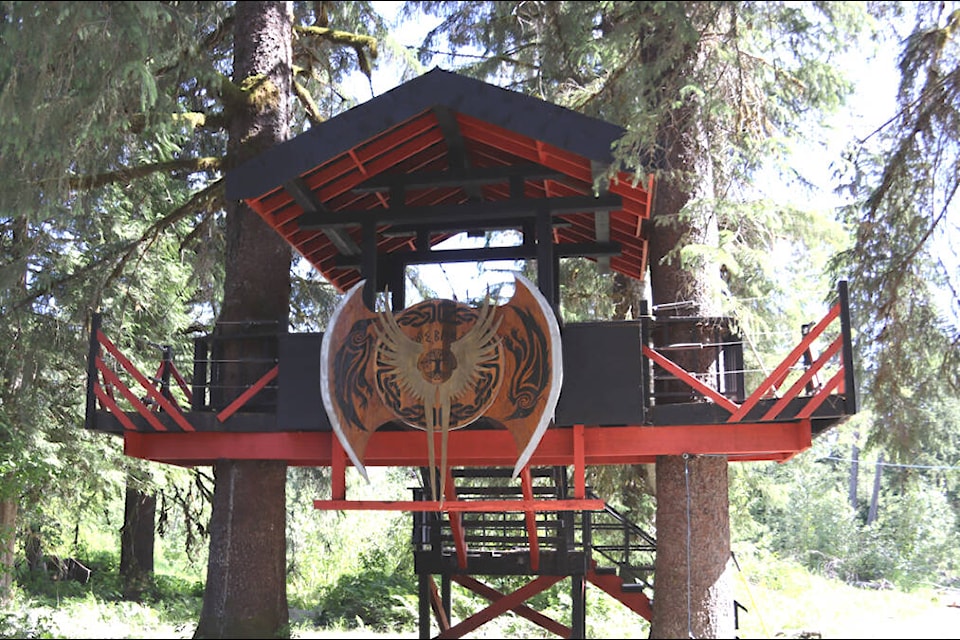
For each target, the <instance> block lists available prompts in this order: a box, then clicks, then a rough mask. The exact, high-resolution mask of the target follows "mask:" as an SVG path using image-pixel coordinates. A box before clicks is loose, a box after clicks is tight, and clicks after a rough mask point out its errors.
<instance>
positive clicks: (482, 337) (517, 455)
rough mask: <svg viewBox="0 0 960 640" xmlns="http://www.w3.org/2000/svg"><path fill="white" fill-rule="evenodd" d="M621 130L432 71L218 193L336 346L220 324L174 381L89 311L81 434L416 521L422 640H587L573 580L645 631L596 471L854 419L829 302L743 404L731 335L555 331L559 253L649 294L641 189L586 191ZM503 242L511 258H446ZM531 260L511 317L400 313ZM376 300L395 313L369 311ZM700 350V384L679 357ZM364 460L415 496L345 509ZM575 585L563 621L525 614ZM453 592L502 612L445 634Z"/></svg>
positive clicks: (173, 374)
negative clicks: (245, 379) (261, 226)
mask: <svg viewBox="0 0 960 640" xmlns="http://www.w3.org/2000/svg"><path fill="white" fill-rule="evenodd" d="M622 133H623V131H622V130H621V129H619V128H618V127H615V126H613V125H610V124H608V123H605V122H602V121H599V120H596V119H592V118H588V117H586V116H583V115H580V114H577V113H575V112H572V111H569V110H566V109H563V108H560V107H557V106H555V105H551V104H549V103H546V102H543V101H540V100H537V99H534V98H531V97H528V96H524V95H520V94H517V93H514V92H511V91H507V90H504V89H501V88H498V87H494V86H491V85H488V84H485V83H482V82H479V81H476V80H472V79H468V78H465V77H462V76H459V75H456V74H453V73H449V72H446V71H443V70H439V69H437V70H433V71H431V72H429V73H426V74H424V75H423V76H420V77H419V78H416V79H414V80H411V81H409V82H407V83H405V84H403V85H401V86H399V87H397V88H396V89H394V90H392V91H389V92H387V93H385V94H383V95H382V96H380V97H377V98H375V99H372V100H370V101H369V102H367V103H365V104H362V105H360V106H358V107H355V108H353V109H351V110H349V111H347V112H345V113H343V114H342V115H340V116H337V117H336V118H333V119H332V120H330V121H328V122H326V123H323V124H321V125H317V126H314V127H313V128H312V129H310V130H309V131H307V132H306V133H303V134H301V135H299V136H297V137H295V138H293V139H292V140H290V141H288V142H286V143H283V144H280V145H278V146H276V147H274V148H272V149H269V150H268V151H266V152H265V153H263V154H261V155H259V156H258V157H256V158H254V159H253V160H251V161H250V162H248V163H246V164H244V165H241V166H240V167H238V168H236V169H234V170H232V171H231V172H230V173H229V174H227V195H228V197H230V198H233V199H238V200H243V201H245V202H246V203H247V204H248V205H249V206H250V207H251V208H252V209H253V210H254V211H256V212H257V213H258V214H259V215H260V216H261V217H262V218H263V220H264V221H265V222H266V223H267V224H268V225H269V227H270V228H271V229H273V230H274V231H275V232H276V233H279V234H280V235H281V236H282V237H283V238H285V239H286V240H287V241H288V242H289V243H290V245H291V246H292V247H293V248H294V249H296V251H297V252H298V253H299V254H300V255H301V256H303V258H305V259H306V260H307V261H308V262H309V263H310V264H311V265H313V267H315V268H316V269H317V270H318V271H319V273H320V274H322V275H323V277H325V278H326V279H327V280H329V281H330V282H331V283H332V284H333V285H334V286H335V287H336V288H337V289H338V290H339V291H341V292H343V293H345V294H346V295H345V296H344V297H343V300H344V302H343V303H341V306H340V307H339V308H338V310H337V312H336V313H335V314H334V318H333V319H332V320H331V322H330V326H329V327H328V328H327V331H326V332H325V333H290V332H287V330H286V328H285V327H274V326H266V327H265V326H262V325H257V324H255V323H250V324H249V325H247V326H244V327H242V329H241V330H240V331H239V332H238V330H237V329H236V328H232V329H231V331H229V332H223V331H221V328H220V327H217V328H216V329H215V330H214V331H213V332H212V333H210V334H209V335H204V336H200V337H196V338H195V339H194V340H193V342H194V344H193V363H192V371H191V372H190V375H189V376H184V375H183V374H182V373H181V371H180V369H178V368H177V366H176V365H175V363H174V361H173V358H172V355H171V354H172V349H171V347H169V346H167V347H165V348H164V349H163V350H162V351H161V359H160V362H159V364H158V366H157V368H156V370H155V372H153V369H152V367H151V373H150V374H144V373H141V372H140V371H139V370H138V368H137V367H136V366H135V365H134V364H133V360H132V359H131V357H130V354H128V353H125V351H124V350H122V349H120V348H118V346H117V343H116V342H114V341H113V340H112V339H111V331H110V328H109V326H106V325H104V326H101V320H100V318H99V317H98V318H97V319H96V321H95V323H94V324H95V326H94V327H93V331H92V333H91V339H90V356H89V376H88V386H87V389H88V397H87V414H86V427H87V428H90V429H95V430H98V431H104V432H109V433H113V434H119V435H120V436H122V438H123V441H124V450H125V452H126V454H127V455H130V456H134V457H138V458H143V459H147V460H154V461H159V462H164V463H170V464H177V465H186V466H189V465H211V464H213V463H214V461H216V460H218V459H224V458H226V459H270V460H283V461H286V462H287V463H288V464H290V465H309V466H324V467H329V468H330V469H331V477H332V495H331V496H330V497H329V498H323V499H318V500H316V501H315V504H314V507H315V508H317V509H336V510H347V509H380V510H403V511H408V512H410V513H411V514H412V517H413V541H412V542H413V552H414V556H415V567H416V571H417V574H418V577H419V585H420V635H421V637H429V636H430V633H431V624H432V623H434V620H435V624H436V626H437V627H438V628H439V629H440V634H439V637H449V638H456V637H462V636H463V635H464V634H466V633H469V632H470V631H472V630H473V629H475V628H477V627H478V626H480V625H482V624H483V623H485V622H487V621H489V620H491V619H492V618H494V617H496V616H498V615H500V614H502V613H505V612H508V611H513V612H515V613H516V614H518V615H521V616H524V617H526V618H528V619H530V620H531V621H533V622H534V623H536V624H538V625H541V626H542V627H544V628H546V629H548V630H550V631H552V632H554V633H556V634H557V635H559V636H561V637H584V636H585V629H586V620H585V612H586V609H585V593H586V585H588V584H592V585H594V586H596V587H599V588H600V589H602V590H604V591H606V592H607V593H609V594H611V595H612V596H614V597H615V598H617V599H618V600H620V601H621V602H622V603H623V604H624V605H625V606H627V607H629V608H630V609H631V610H633V611H635V612H636V613H637V614H638V615H640V616H643V617H645V618H647V619H648V620H649V619H650V617H651V601H652V595H653V582H654V581H653V575H652V573H653V554H654V552H655V548H656V540H655V539H654V537H653V536H652V535H650V534H648V533H647V532H645V531H644V530H643V529H641V528H640V527H638V526H637V525H636V524H634V523H632V522H630V520H629V519H628V518H626V517H625V516H624V515H623V514H620V513H618V512H617V511H616V510H614V509H613V508H611V507H610V506H609V505H607V504H606V503H605V502H604V500H603V499H602V498H601V497H598V496H596V495H594V494H593V492H592V491H591V489H590V488H589V487H587V486H586V483H585V470H586V468H587V467H588V466H591V465H628V464H639V463H650V462H654V461H655V459H656V457H657V456H660V455H682V454H693V455H698V454H720V455H725V456H729V459H730V460H731V461H758V460H776V461H783V460H787V459H789V458H790V457H792V456H794V455H795V454H797V453H798V452H800V451H803V450H805V449H807V448H808V447H809V446H810V445H811V441H812V438H813V437H815V436H816V435H817V434H819V433H821V432H823V431H824V430H826V429H828V428H829V427H830V426H832V425H834V424H836V423H838V422H839V421H841V420H843V419H844V418H845V417H846V416H848V415H850V414H852V413H854V412H856V410H857V407H856V397H855V393H854V389H855V387H854V380H853V366H852V351H851V340H850V319H849V312H848V303H847V291H846V285H845V283H843V282H841V283H840V284H839V287H838V292H837V294H838V295H837V299H836V302H835V304H834V305H833V306H832V307H830V309H829V311H828V312H827V313H826V315H825V316H823V317H822V318H821V319H820V320H819V321H818V322H815V323H812V324H811V325H806V326H805V327H804V328H803V331H802V332H801V331H799V330H798V337H799V341H798V342H797V343H796V346H795V347H793V349H792V350H790V351H789V353H786V354H785V355H784V357H783V360H782V361H781V363H780V364H779V365H778V366H776V367H775V368H774V369H773V370H772V371H771V372H770V373H769V375H767V376H766V377H765V378H764V379H763V380H762V381H761V382H760V383H759V384H757V385H756V386H755V387H754V388H753V389H752V390H748V389H747V388H746V387H745V379H746V376H745V375H744V362H743V342H742V340H741V338H740V336H738V335H737V333H736V330H735V326H734V325H733V323H731V322H730V321H729V320H728V319H726V318H703V317H684V316H682V315H679V314H677V313H676V310H673V311H671V310H663V309H659V310H658V309H650V310H645V311H646V313H644V314H642V316H641V317H640V318H637V319H635V320H629V321H618V322H591V323H572V322H571V323H564V322H563V319H562V318H561V317H560V315H559V312H560V309H561V297H560V283H559V282H558V274H559V265H560V261H561V260H562V259H565V258H569V257H576V256H579V257H586V258H589V259H591V260H595V261H597V262H599V263H602V264H603V265H604V267H606V268H609V269H611V270H613V271H616V272H619V273H621V274H624V275H626V276H628V277H631V278H636V279H642V278H643V275H644V270H645V268H646V261H647V236H648V234H649V233H650V232H651V230H650V228H649V226H648V224H647V221H648V218H649V213H650V199H651V191H650V190H651V188H652V184H651V182H650V181H647V182H646V183H644V182H638V181H635V180H634V179H633V177H632V176H629V175H623V174H621V175H618V176H614V177H613V178H612V179H611V180H609V181H605V182H601V181H598V178H600V177H601V176H602V175H604V172H605V171H606V170H607V167H608V166H609V165H610V163H611V161H612V158H611V152H610V149H611V143H612V142H613V141H615V140H617V139H618V138H619V137H620V136H621V135H622ZM601 183H602V184H603V185H604V186H603V188H599V189H598V188H597V187H596V185H598V184H601ZM492 230H514V231H516V232H518V237H520V238H522V239H521V240H520V241H519V242H518V243H517V244H516V245H515V246H507V247H484V248H478V249H463V248H459V249H458V248H452V249H450V248H447V249H444V248H435V247H436V245H438V244H439V243H441V242H443V241H444V240H447V239H449V238H452V237H454V236H456V235H457V234H461V233H464V232H466V233H468V234H480V233H483V232H486V231H492ZM520 259H525V260H534V261H535V263H536V267H537V268H536V274H537V275H536V283H535V284H533V283H529V282H527V281H526V280H523V279H518V280H517V281H516V283H515V293H514V297H513V298H512V299H511V300H510V302H509V303H507V304H505V305H502V306H496V305H481V306H480V307H479V308H474V307H470V306H468V305H465V304H462V303H456V302H453V301H424V302H421V303H419V304H416V305H413V306H412V307H410V308H409V309H406V308H405V300H404V273H405V269H406V267H408V266H410V265H419V264H430V263H451V262H475V261H488V260H520ZM383 291H389V293H390V295H391V297H390V301H389V304H388V305H387V307H388V308H387V309H381V310H379V311H375V306H376V300H377V297H378V292H383ZM380 301H381V305H380V306H383V298H382V297H380ZM391 308H392V310H391ZM431 336H433V337H431ZM232 340H245V341H247V343H248V344H250V343H254V344H261V345H263V350H262V353H261V355H256V351H255V350H253V351H251V349H249V348H248V349H247V350H246V351H245V352H244V353H247V354H252V355H249V358H248V360H249V362H248V363H247V364H249V365H250V366H253V367H259V371H258V373H257V375H259V376H260V377H259V380H258V381H257V382H255V383H253V384H250V385H247V386H245V387H244V388H239V389H238V388H230V387H228V386H227V385H225V384H224V380H225V377H224V375H223V370H224V367H226V366H228V364H229V363H228V362H227V361H226V360H225V359H224V356H223V354H224V353H227V352H228V351H227V346H229V345H228V343H229V342H230V341H232ZM822 345H825V346H823V348H820V347H821V346H822ZM691 350H693V351H696V352H697V354H698V357H699V360H700V362H704V361H706V362H707V363H708V364H709V367H707V368H701V369H699V370H698V371H697V372H696V373H692V372H688V371H687V370H685V369H684V368H683V367H681V366H680V365H678V364H677V363H676V362H677V361H678V360H682V358H681V357H680V354H682V353H684V352H689V351H691ZM234 352H235V350H234ZM704 371H709V373H708V374H704V373H703V372H704ZM421 374H422V375H421ZM757 377H758V378H759V377H760V376H757ZM371 465H372V466H401V467H411V468H418V469H420V470H421V471H422V473H423V477H424V487H423V489H418V490H415V491H414V495H412V496H411V499H410V500H409V501H401V502H381V501H359V500H351V499H350V498H349V497H348V496H347V495H346V482H345V472H346V469H347V468H348V467H350V466H354V467H356V468H357V469H358V470H360V471H361V472H363V471H364V469H365V467H366V466H371ZM504 575H514V576H527V577H528V579H529V582H527V583H526V585H525V586H523V587H521V588H519V589H517V590H516V591H513V592H512V593H501V592H499V591H497V590H495V589H493V588H492V587H490V586H489V585H487V584H485V583H484V582H482V581H481V580H480V578H482V577H484V576H504ZM435 576H439V577H440V584H439V587H438V585H437V583H436V581H435ZM567 578H569V580H570V588H571V593H572V603H573V606H572V611H571V614H570V619H569V623H566V622H559V621H556V620H553V619H550V618H548V617H547V616H545V615H543V614H542V613H539V612H537V611H535V610H534V609H533V608H532V607H531V606H529V605H527V604H525V603H526V602H527V601H528V600H529V599H530V598H531V597H533V596H534V595H536V594H538V593H540V592H542V591H544V590H545V589H548V588H550V587H551V586H552V585H554V584H556V583H558V582H560V581H561V580H565V579H567ZM452 582H456V583H458V584H460V585H462V586H463V587H465V588H467V589H469V590H471V591H473V592H474V593H476V594H479V595H480V596H483V597H484V598H486V599H488V600H490V602H491V604H490V605H489V607H487V608H486V609H484V610H482V611H479V612H477V613H476V614H474V615H472V616H470V617H469V618H467V619H465V620H461V621H459V622H457V621H454V620H452V619H451V618H450V615H451V612H450V587H451V583H452ZM431 612H432V614H433V615H434V616H435V619H434V618H432V617H431Z"/></svg>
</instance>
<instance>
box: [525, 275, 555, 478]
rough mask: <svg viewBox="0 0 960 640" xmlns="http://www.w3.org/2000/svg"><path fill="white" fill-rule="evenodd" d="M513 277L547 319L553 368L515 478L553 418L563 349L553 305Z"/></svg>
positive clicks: (532, 286) (530, 287)
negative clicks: (541, 407) (543, 399)
mask: <svg viewBox="0 0 960 640" xmlns="http://www.w3.org/2000/svg"><path fill="white" fill-rule="evenodd" d="M514 278H516V280H517V282H518V283H519V284H522V285H523V286H524V287H525V288H526V289H527V290H529V291H530V293H531V294H532V295H533V298H534V299H535V300H536V301H537V304H538V305H539V306H540V311H541V312H542V313H543V315H544V317H545V318H546V320H547V325H548V327H549V329H550V337H551V338H552V340H551V341H550V343H551V345H552V346H551V353H550V361H551V363H552V367H551V368H552V370H553V371H552V376H551V378H550V379H551V381H552V383H553V384H552V385H551V388H550V393H549V394H548V395H547V404H546V406H545V407H544V409H543V415H541V416H540V422H539V423H538V424H537V428H536V429H535V430H534V432H533V435H532V436H531V437H530V442H528V443H527V447H526V448H525V449H524V450H523V451H522V452H521V453H520V457H519V458H517V464H516V465H514V467H513V478H514V479H516V477H517V476H518V475H520V472H521V471H523V468H524V467H525V466H527V462H529V461H530V457H531V456H532V455H533V452H534V451H536V450H537V447H538V446H539V445H540V440H542V439H543V434H544V433H545V432H546V430H547V427H548V426H550V422H551V421H552V420H553V418H554V412H555V411H556V408H557V402H558V401H559V400H560V387H562V386H563V349H562V348H561V344H560V325H559V324H558V323H557V317H556V315H554V313H553V307H551V306H550V303H549V302H547V299H546V298H544V297H543V294H542V293H540V289H539V288H537V287H536V286H535V285H534V284H533V283H531V282H530V281H529V280H527V279H526V278H525V277H524V276H522V275H520V274H519V273H517V274H514ZM514 295H516V294H514Z"/></svg>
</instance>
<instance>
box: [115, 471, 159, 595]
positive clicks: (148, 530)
mask: <svg viewBox="0 0 960 640" xmlns="http://www.w3.org/2000/svg"><path fill="white" fill-rule="evenodd" d="M131 485H132V479H128V480H127V490H126V497H125V499H124V509H123V528H122V529H121V530H120V578H121V580H122V581H123V597H124V599H125V600H135V601H139V600H140V599H141V598H143V594H144V592H145V591H146V590H147V589H148V588H149V587H150V583H151V581H152V579H153V547H154V540H155V536H154V523H155V521H156V514H157V499H156V497H154V496H152V495H149V494H146V493H144V492H142V491H140V490H139V489H137V488H136V487H135V486H131Z"/></svg>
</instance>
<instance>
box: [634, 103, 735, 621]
mask: <svg viewBox="0 0 960 640" xmlns="http://www.w3.org/2000/svg"><path fill="white" fill-rule="evenodd" d="M681 111H683V109H681ZM672 122H674V123H685V124H677V125H676V126H677V127H680V128H679V129H668V130H665V131H664V132H663V133H664V135H663V148H664V150H665V153H664V159H663V163H664V166H663V167H662V168H663V169H665V170H666V171H668V172H681V175H678V174H677V173H669V174H667V177H666V179H664V180H661V182H660V183H659V184H658V185H657V186H656V193H655V196H654V197H655V199H654V210H653V213H654V215H655V222H656V224H655V225H654V227H653V230H652V231H651V233H650V289H651V294H652V297H653V304H654V307H656V306H657V305H660V304H664V303H670V302H681V301H682V302H688V303H690V306H689V307H688V308H687V309H689V311H686V310H685V313H684V314H683V315H694V316H716V315H719V309H718V300H719V294H718V293H717V292H716V291H715V284H716V283H717V278H718V276H719V274H718V273H716V272H715V271H714V267H711V266H710V265H708V264H704V263H702V262H686V263H684V262H681V260H680V258H679V256H677V255H676V254H674V253H672V252H673V251H674V250H675V249H676V248H677V247H679V246H682V245H685V244H689V243H697V244H706V245H710V246H716V242H717V240H716V236H717V222H716V218H715V216H713V215H712V214H711V212H710V211H708V210H705V209H703V208H702V207H701V208H699V209H697V208H696V207H692V208H691V209H689V210H688V211H686V212H685V214H686V215H685V216H684V217H680V216H679V215H678V214H679V213H680V211H681V210H682V209H684V207H685V206H687V205H688V204H689V203H691V201H692V199H693V198H694V197H695V196H699V197H705V198H709V196H710V195H711V192H710V190H711V185H712V175H711V172H710V164H709V156H708V155H707V154H706V153H705V151H704V149H705V148H706V145H705V144H703V142H702V141H700V140H698V138H697V134H696V124H695V119H693V118H692V117H690V114H689V113H683V114H682V115H681V117H678V118H677V119H675V120H673V121H672ZM691 123H692V124H691ZM684 126H686V127H688V130H686V131H685V130H683V127H684ZM690 176H693V177H694V179H690ZM702 351H704V352H705V351H707V350H702ZM706 355H708V354H706V353H701V352H696V351H692V352H687V355H686V357H685V358H684V357H679V356H678V357H676V362H677V364H679V365H681V366H682V367H684V369H686V370H687V371H691V372H703V371H704V370H705V368H704V367H705V366H707V362H708V361H709V360H710V358H704V357H703V356H706ZM655 485H656V498H657V512H656V535H657V556H656V561H655V573H654V604H653V620H652V621H651V625H650V637H651V638H732V637H734V633H735V629H734V627H735V624H734V604H733V586H732V579H731V575H730V572H729V571H728V570H727V569H728V566H729V563H730V559H731V555H730V514H729V493H728V476H727V459H726V457H722V456H711V457H698V456H691V457H681V456H659V457H658V458H657V462H656V482H655Z"/></svg>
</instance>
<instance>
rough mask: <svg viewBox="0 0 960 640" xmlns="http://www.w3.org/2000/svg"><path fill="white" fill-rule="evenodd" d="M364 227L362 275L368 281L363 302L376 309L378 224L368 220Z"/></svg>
mask: <svg viewBox="0 0 960 640" xmlns="http://www.w3.org/2000/svg"><path fill="white" fill-rule="evenodd" d="M362 228H363V238H362V240H361V242H362V244H363V255H362V256H361V258H360V265H361V266H360V275H361V277H363V278H365V279H366V281H367V282H366V284H365V285H364V286H363V303H364V304H365V305H367V308H368V309H370V310H371V311H375V310H376V307H375V300H376V296H377V290H378V289H379V284H380V283H379V282H378V278H379V274H378V273H377V262H378V256H377V224H376V222H374V221H373V220H367V221H365V222H364V223H363V225H362Z"/></svg>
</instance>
